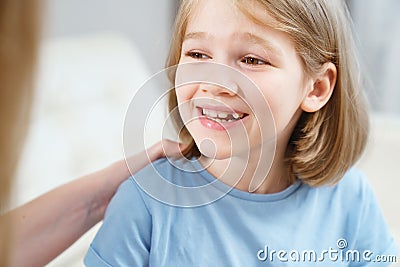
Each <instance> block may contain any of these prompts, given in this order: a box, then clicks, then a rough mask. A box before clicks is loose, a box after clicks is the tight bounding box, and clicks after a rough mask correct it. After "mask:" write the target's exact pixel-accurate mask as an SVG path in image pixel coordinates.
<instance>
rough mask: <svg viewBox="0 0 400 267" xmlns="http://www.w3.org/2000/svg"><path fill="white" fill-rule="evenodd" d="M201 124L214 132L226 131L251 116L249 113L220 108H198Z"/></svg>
mask: <svg viewBox="0 0 400 267" xmlns="http://www.w3.org/2000/svg"><path fill="white" fill-rule="evenodd" d="M197 109H198V113H199V115H200V122H201V124H202V125H203V126H205V127H207V128H211V129H214V130H226V129H227V128H230V127H233V126H234V125H236V124H237V123H238V122H240V121H242V120H243V119H245V118H246V117H248V116H249V114H247V113H243V112H239V111H233V110H229V109H227V108H218V107H212V108H209V107H197Z"/></svg>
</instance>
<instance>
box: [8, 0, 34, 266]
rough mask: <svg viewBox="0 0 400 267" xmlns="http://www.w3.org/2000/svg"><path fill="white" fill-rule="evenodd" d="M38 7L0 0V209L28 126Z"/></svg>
mask: <svg viewBox="0 0 400 267" xmlns="http://www.w3.org/2000/svg"><path fill="white" fill-rule="evenodd" d="M38 9H39V7H38V3H37V1H34V0H29V1H26V0H1V1H0V38H1V41H0V69H1V72H0V86H1V89H0V122H1V123H0V147H1V150H0V153H1V154H0V210H1V208H4V207H3V205H4V203H5V202H6V201H7V200H8V199H9V194H10V188H11V184H12V178H13V177H14V174H15V171H16V167H17V163H18V158H19V156H20V152H21V148H22V145H23V141H24V139H25V135H26V132H27V127H28V118H29V110H30V106H31V99H32V77H33V73H32V70H33V65H34V63H35V58H36V48H37V38H38V32H37V31H38V24H39V22H38V20H37V11H38ZM9 227H10V225H9V224H8V223H7V222H4V221H3V220H1V221H0V236H1V240H0V266H7V264H6V262H7V254H8V253H7V252H8V250H7V249H8V247H7V240H9V233H10V231H9V230H10V229H9Z"/></svg>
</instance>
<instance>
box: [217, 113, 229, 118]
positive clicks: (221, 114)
mask: <svg viewBox="0 0 400 267" xmlns="http://www.w3.org/2000/svg"><path fill="white" fill-rule="evenodd" d="M218 118H221V119H226V118H228V113H226V112H221V113H218Z"/></svg>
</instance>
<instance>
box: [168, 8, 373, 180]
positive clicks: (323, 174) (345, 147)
mask: <svg viewBox="0 0 400 267" xmlns="http://www.w3.org/2000/svg"><path fill="white" fill-rule="evenodd" d="M232 2H233V3H234V4H235V5H236V6H237V8H238V9H239V10H241V11H242V12H243V13H244V14H245V15H246V16H247V17H249V18H250V19H252V20H253V21H254V22H255V23H258V24H260V25H265V26H269V27H273V28H274V29H277V30H280V31H282V32H285V33H286V34H288V36H289V37H290V38H291V39H292V41H293V42H294V44H295V48H296V51H297V53H298V55H299V57H300V59H301V60H302V63H303V66H304V69H305V74H306V75H308V77H313V76H314V75H316V74H318V73H320V72H322V71H323V67H324V64H325V63H327V62H332V63H333V64H335V66H336V68H337V70H338V77H337V82H336V85H335V88H334V92H333V95H332V97H331V99H330V100H329V101H328V103H327V104H326V105H325V106H324V107H323V108H322V109H320V110H319V111H317V112H314V113H306V112H303V114H302V115H301V117H300V119H299V121H298V123H297V125H296V127H295V129H294V131H293V133H292V136H291V138H290V141H289V144H288V149H287V155H286V161H287V162H288V164H289V166H290V171H291V174H292V175H291V176H292V177H298V178H299V179H301V180H302V181H303V182H304V183H306V184H309V185H311V186H319V185H323V184H334V183H336V182H338V181H339V180H340V179H341V178H342V177H343V175H344V173H345V172H346V171H347V170H348V169H349V168H350V167H351V166H352V165H353V164H354V163H355V162H356V161H357V160H358V159H359V157H360V156H361V154H362V152H363V150H364V148H365V145H366V142H367V137H368V132H369V120H368V116H367V112H366V107H365V98H364V95H363V94H362V92H361V91H362V82H361V75H360V72H359V67H358V61H357V58H356V54H355V52H356V51H355V45H354V41H353V36H352V32H351V19H350V15H349V12H348V9H347V6H346V5H345V3H344V1H342V0H253V1H252V2H249V1H248V0H246V1H241V0H232ZM197 3H198V0H186V1H183V2H182V4H181V6H180V9H179V11H178V14H177V18H176V22H175V30H174V35H173V40H172V44H171V49H170V54H169V58H168V60H167V67H170V66H174V65H176V64H178V63H179V60H180V54H181V48H182V42H183V37H184V35H185V31H186V27H187V23H188V20H189V18H190V15H191V12H193V10H194V8H195V6H196V4H197ZM251 3H252V4H256V5H257V6H258V7H262V8H265V12H266V13H267V14H268V15H269V16H270V17H272V19H273V21H271V20H269V21H267V19H266V18H260V17H259V16H258V17H257V16H256V15H255V14H254V13H252V9H251V8H249V4H251ZM169 78H170V80H171V82H172V83H173V84H174V73H170V77H169ZM176 106H177V100H176V94H175V91H174V90H172V91H171V94H170V98H169V109H170V111H171V110H173V109H174V108H175V107H176ZM175 120H176V121H177V124H178V125H182V121H181V118H180V117H179V116H176V117H175ZM181 133H182V136H183V137H184V138H188V135H189V136H190V134H189V133H188V131H187V130H186V128H184V129H183V130H182V131H181ZM193 154H198V149H197V147H196V146H195V144H194V142H193V140H191V148H189V150H188V151H186V156H192V155H193ZM290 182H293V181H290Z"/></svg>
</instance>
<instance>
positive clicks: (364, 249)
mask: <svg viewBox="0 0 400 267" xmlns="http://www.w3.org/2000/svg"><path fill="white" fill-rule="evenodd" d="M201 169H202V168H201V164H200V163H199V162H198V161H197V160H192V161H186V162H185V161H183V160H180V161H178V162H177V163H174V164H171V162H169V161H168V160H167V159H161V160H159V161H157V162H155V163H154V164H151V165H148V166H147V167H146V168H144V169H143V170H142V171H140V172H139V173H137V174H136V175H135V177H134V178H130V179H128V180H127V181H125V182H124V183H123V184H122V185H121V186H120V188H119V190H118V192H117V193H116V195H115V196H114V198H113V199H112V201H111V203H110V204H109V207H108V209H107V212H106V215H105V219H104V222H103V225H102V226H101V228H100V230H99V232H98V233H97V235H96V237H95V239H94V240H93V242H92V244H91V246H90V248H89V251H88V253H87V255H86V257H85V264H86V266H96V267H99V266H157V267H158V266H173V267H179V266H184V267H186V266H190V267H195V266H202V267H207V266H210V267H211V266H212V267H215V266H229V267H232V266H238V267H239V266H240V267H243V266H317V265H318V266H388V265H389V264H390V263H388V262H387V263H380V264H378V262H379V261H389V262H390V261H393V260H394V259H395V258H394V257H393V256H395V255H397V248H396V246H395V243H394V240H393V238H392V237H391V236H390V234H389V232H388V228H387V225H386V223H385V221H384V219H383V216H382V213H381V211H380V209H379V207H378V205H377V201H376V199H375V196H374V194H373V192H372V189H371V187H370V185H369V184H368V183H367V181H366V179H365V178H364V177H363V175H362V174H360V173H359V172H357V171H356V170H354V169H351V170H350V171H349V172H348V173H347V174H346V175H345V176H344V177H343V179H342V180H341V181H340V182H339V183H338V184H337V185H336V186H333V187H329V186H322V187H317V188H313V187H310V186H308V185H305V184H303V183H301V182H300V181H297V182H296V183H294V184H293V185H291V186H290V187H288V188H287V189H286V190H284V191H282V192H279V193H276V194H252V193H248V192H244V191H240V190H237V189H231V188H230V187H229V186H227V185H226V184H224V183H222V182H220V181H219V180H217V179H215V178H214V177H213V176H212V175H211V174H209V173H208V172H207V171H206V170H201ZM198 170H200V171H198ZM158 175H160V176H158ZM156 176H158V177H156ZM160 177H162V178H163V179H165V180H166V181H168V182H170V183H173V184H175V185H179V186H178V187H177V186H174V187H168V186H167V184H163V183H159V181H160V180H159V179H160ZM165 180H164V181H165ZM210 185H211V186H210ZM180 187H181V188H186V187H197V188H200V189H201V190H203V193H204V195H205V196H206V197H205V198H204V199H202V200H204V201H203V202H204V203H206V201H207V197H209V198H210V199H214V200H213V201H209V204H204V203H203V205H197V207H180V206H179V205H178V206H176V205H175V204H176V203H178V202H179V201H182V199H183V200H188V199H189V198H190V195H192V196H193V199H197V200H199V199H201V198H199V192H200V191H199V192H194V191H193V192H190V191H189V192H190V193H189V194H186V195H185V193H182V194H183V195H184V196H183V197H182V198H180V196H177V195H179V194H181V191H180V189H179V188H180ZM151 188H153V189H154V188H156V190H155V191H151V190H152V189H151ZM171 188H175V189H171ZM176 188H178V189H176ZM144 190H146V192H147V193H146V192H145V191H144ZM207 191H210V192H211V193H210V194H208V192H207ZM182 192H183V191H182ZM216 192H219V193H220V196H221V197H215V196H218V194H217V193H216ZM148 193H149V194H152V195H149V194H148ZM196 194H197V195H196ZM174 200H176V201H178V202H176V203H175V204H174V202H173V201H174ZM197 200H196V201H197ZM188 201H189V200H188ZM166 203H168V204H166ZM182 203H183V202H182ZM186 203H189V205H187V206H195V204H196V203H194V202H193V203H191V202H190V201H189V202H186ZM192 204H193V205H192ZM197 204H198V203H197ZM390 256H392V257H390Z"/></svg>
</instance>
